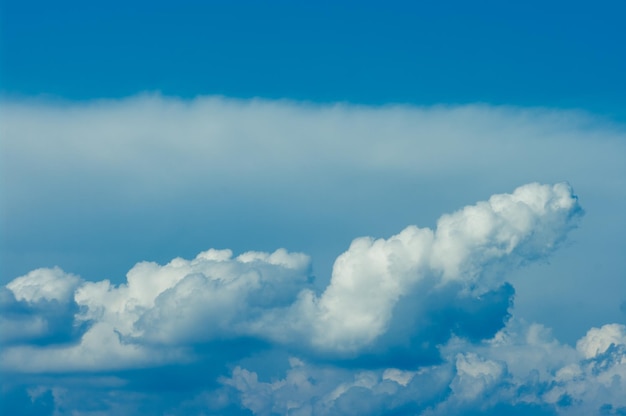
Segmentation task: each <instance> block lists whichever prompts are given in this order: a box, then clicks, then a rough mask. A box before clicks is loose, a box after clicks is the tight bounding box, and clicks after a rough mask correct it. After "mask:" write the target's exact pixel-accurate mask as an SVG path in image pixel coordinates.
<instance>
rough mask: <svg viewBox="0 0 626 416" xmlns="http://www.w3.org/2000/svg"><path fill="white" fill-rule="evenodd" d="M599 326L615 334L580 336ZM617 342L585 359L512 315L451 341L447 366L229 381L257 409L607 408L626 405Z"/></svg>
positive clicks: (241, 372)
mask: <svg viewBox="0 0 626 416" xmlns="http://www.w3.org/2000/svg"><path fill="white" fill-rule="evenodd" d="M614 326H615V325H609V326H607V327H609V328H611V327H614ZM622 330H623V328H622ZM598 331H607V332H611V331H612V330H611V329H606V328H603V329H598V328H594V329H591V330H590V331H589V333H588V334H587V335H586V336H585V337H583V338H581V340H580V341H581V342H584V341H585V340H586V339H587V338H588V337H589V336H590V335H591V336H594V334H597V332H598ZM613 345H614V346H616V347H617V348H615V349H613V350H612V351H610V352H609V353H608V354H606V353H605V355H604V356H602V355H601V354H599V355H597V356H595V357H593V358H592V359H587V358H585V356H584V354H581V353H579V352H577V351H576V350H574V349H573V348H572V347H569V346H567V345H563V344H560V343H559V342H558V341H556V340H555V339H554V338H552V337H551V335H550V333H549V331H548V330H546V329H545V328H543V327H542V326H540V325H538V324H532V325H526V324H523V323H520V322H517V321H512V322H511V323H510V325H508V326H507V327H506V328H504V329H503V330H502V331H500V332H499V333H498V334H496V336H495V337H494V338H493V339H491V340H485V341H483V342H481V343H479V344H471V343H467V342H465V341H463V340H460V339H456V340H453V341H451V342H450V343H449V344H448V345H446V346H443V347H442V354H443V356H444V359H445V361H444V362H443V363H442V364H439V365H435V366H428V367H422V368H420V369H419V370H417V371H403V370H399V369H394V368H388V369H381V370H373V371H360V370H351V371H346V370H341V369H336V368H325V367H323V366H319V365H314V364H307V363H303V362H302V361H300V360H297V359H295V358H291V359H290V360H291V368H290V369H289V370H287V372H286V375H285V378H284V379H279V380H273V381H269V382H268V381H261V380H259V378H258V376H257V374H256V373H254V372H251V371H249V370H246V369H244V368H240V367H237V368H235V370H234V371H233V373H232V375H231V377H229V378H224V379H222V383H223V384H224V385H226V386H230V387H232V388H234V389H235V390H236V391H238V392H239V394H240V399H241V401H242V404H243V405H244V406H245V407H246V408H248V409H250V410H252V411H253V412H254V413H255V414H258V415H267V414H274V413H278V414H292V412H293V414H308V415H311V414H312V415H316V414H360V413H362V409H367V410H366V412H368V413H369V414H374V413H375V414H378V413H388V412H391V413H393V412H402V409H404V411H405V412H406V413H410V414H423V415H449V414H494V415H495V414H508V413H507V411H512V412H513V413H514V414H559V415H579V414H600V413H601V409H604V411H610V410H611V409H613V410H614V411H617V410H619V409H622V410H623V409H624V406H625V405H626V398H625V396H624V395H623V392H624V389H625V388H626V348H623V344H619V345H617V344H613ZM294 363H296V364H295V365H294ZM346 403H350V404H356V403H358V404H360V406H362V407H361V408H359V407H358V406H359V405H356V407H352V408H350V407H344V406H345V404H346ZM543 412H546V413H543Z"/></svg>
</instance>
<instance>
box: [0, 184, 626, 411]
mask: <svg viewBox="0 0 626 416" xmlns="http://www.w3.org/2000/svg"><path fill="white" fill-rule="evenodd" d="M581 214H582V209H581V207H580V205H579V203H578V198H577V197H576V195H575V194H574V193H573V190H572V189H571V188H570V187H569V185H567V184H565V183H559V184H556V185H540V184H537V183H531V184H528V185H524V186H522V187H519V188H517V189H516V190H515V191H514V192H513V193H511V194H499V195H493V196H492V197H491V198H489V200H487V201H483V202H479V203H477V204H475V205H471V206H467V207H465V208H463V209H461V210H459V211H456V212H454V213H452V214H445V215H443V216H441V217H440V218H439V220H438V222H437V226H436V228H435V229H433V230H431V229H428V228H418V227H416V226H409V227H407V228H405V229H404V230H402V231H401V232H400V233H398V234H396V235H394V236H391V237H389V238H387V239H382V238H381V239H373V238H371V237H361V238H357V239H355V240H354V241H353V242H352V244H351V245H350V247H349V249H348V250H347V251H345V252H344V253H343V254H341V255H340V256H339V257H338V258H337V259H336V261H335V264H334V267H333V272H332V276H331V278H330V281H329V284H328V285H327V287H326V288H325V289H324V290H322V291H319V292H317V291H316V290H315V288H314V287H313V286H312V283H313V282H312V279H313V277H312V275H311V262H310V258H309V257H308V256H307V255H305V254H302V253H291V252H288V251H286V250H284V249H279V250H277V251H275V252H273V253H263V252H246V253H243V254H241V255H238V256H236V257H235V256H233V253H232V251H230V250H215V249H210V250H208V251H205V252H202V253H200V254H198V255H197V256H196V257H195V258H194V259H192V260H185V259H182V258H176V259H174V260H172V261H170V262H169V263H167V264H165V265H159V264H156V263H152V262H141V263H138V264H137V265H135V267H133V268H132V269H131V270H130V271H129V272H128V274H127V276H126V282H125V283H123V284H119V285H115V284H112V283H111V282H110V281H108V280H103V281H95V282H93V281H84V280H82V279H81V278H79V277H77V276H75V275H72V274H69V273H65V272H64V271H62V270H61V269H59V268H54V269H37V270H34V271H32V272H30V273H28V274H26V275H24V276H21V277H18V278H16V279H14V280H12V281H11V282H9V283H8V284H7V285H6V286H5V288H4V289H3V298H2V310H3V311H4V313H3V321H2V325H3V328H4V329H5V330H3V337H2V342H3V349H2V352H1V353H0V368H1V369H2V371H3V373H5V374H12V375H13V376H14V377H15V379H16V380H29V383H33V381H34V380H38V381H37V382H36V383H38V384H36V387H30V388H29V389H27V393H28V397H29V398H30V406H26V407H27V408H30V409H31V410H32V409H34V408H36V407H37V406H43V407H46V403H47V406H48V407H47V408H50V409H52V410H54V409H56V410H55V411H56V412H57V413H58V414H63V412H64V410H63V409H69V407H67V406H68V403H71V402H72V400H75V399H76V398H73V399H72V398H71V397H70V396H71V395H69V393H68V388H67V387H58V386H54V387H51V386H50V379H48V380H46V379H45V377H46V374H75V375H76V377H84V378H87V379H91V380H96V382H97V380H98V378H100V377H103V376H108V377H111V375H112V374H118V376H116V377H114V378H113V379H108V380H107V381H106V382H107V383H109V385H110V384H111V383H113V384H114V385H115V384H117V387H120V386H126V384H127V383H128V382H129V381H128V379H130V380H132V379H133V377H139V378H140V379H141V378H142V377H141V376H137V374H142V372H144V371H146V372H147V371H148V370H149V369H151V368H155V369H163V368H168V367H169V368H171V367H172V366H174V367H176V366H181V368H186V367H185V366H187V367H188V366H195V365H198V366H200V367H199V368H201V367H202V365H205V366H206V365H207V363H208V366H209V367H210V366H213V367H217V368H221V366H222V365H223V360H224V359H225V358H224V355H223V350H224V349H225V348H227V347H228V346H229V345H235V344H237V343H239V345H242V346H243V348H239V349H238V350H236V351H234V350H233V351H231V352H230V355H229V356H228V360H229V362H230V363H231V364H232V365H233V366H232V367H230V368H231V370H229V372H227V373H226V374H221V375H219V374H214V375H212V374H211V373H210V372H209V373H208V374H207V377H214V380H213V383H214V387H213V388H212V389H208V390H202V386H203V385H206V383H207V381H206V380H205V381H204V384H203V383H197V384H198V385H197V386H196V387H195V389H196V390H198V389H199V391H197V392H196V393H194V394H193V396H192V397H187V398H186V400H182V401H181V400H180V398H179V400H177V401H176V400H173V399H172V400H173V402H168V403H167V405H166V404H165V403H161V405H163V406H166V407H168V411H170V412H172V413H173V414H176V413H186V412H189V411H191V410H190V409H196V411H198V409H204V410H206V411H214V412H217V413H220V412H226V411H228V412H229V413H237V412H240V411H244V410H246V409H247V410H249V411H252V412H253V413H254V414H260V415H270V414H276V413H278V414H380V413H388V412H397V413H402V414H406V413H409V414H424V415H431V414H432V415H438V414H471V413H472V412H475V413H477V414H478V413H479V414H485V413H493V414H520V413H522V414H581V412H582V413H594V412H600V411H602V412H605V413H607V412H608V414H611V412H614V413H615V412H617V413H616V414H619V412H622V411H624V410H626V401H625V399H624V397H625V396H624V395H623V394H622V393H623V392H624V391H625V389H626V384H625V380H626V327H625V326H624V325H621V324H609V325H605V326H602V327H600V328H592V329H590V330H589V331H588V332H587V334H586V335H585V336H584V337H582V338H581V339H580V340H579V341H578V342H577V344H576V347H575V348H574V347H570V346H568V345H566V344H561V343H559V342H558V341H557V340H555V339H554V338H553V337H552V336H551V334H550V331H549V330H547V329H546V328H544V327H542V326H541V325H539V324H527V323H525V322H523V321H519V320H517V319H510V312H511V306H512V304H513V297H514V290H513V287H512V286H511V285H510V284H509V283H507V281H506V271H507V270H511V269H516V268H519V267H520V266H524V265H526V264H528V263H530V262H533V261H536V260H539V259H543V258H545V257H546V256H548V255H550V254H551V253H552V252H553V251H554V250H555V249H556V248H558V247H559V245H560V244H561V243H562V242H563V241H564V240H565V238H566V237H567V235H568V233H569V232H570V231H571V230H572V229H573V228H575V227H576V226H577V224H578V220H579V218H580V217H581ZM51 311H52V312H51ZM41 340H45V341H46V342H45V343H42V342H40V341H41ZM260 345H261V346H264V347H261V348H260V349H259V348H258V347H259V346H260ZM246 346H247V348H246ZM263 350H265V351H273V350H275V351H279V353H278V356H274V357H273V358H272V360H273V361H276V362H278V361H284V362H283V364H282V365H285V364H286V363H288V368H286V370H285V372H284V375H282V376H281V377H278V378H276V377H275V378H273V379H272V380H262V379H261V377H260V376H259V374H258V371H260V372H263V371H264V367H266V366H267V363H265V364H264V365H259V360H258V359H257V360H256V361H255V359H252V360H250V357H253V356H255V354H258V351H263ZM261 361H263V360H261ZM203 363H204V364H203ZM246 365H250V366H251V367H258V368H256V369H255V368H246ZM128 371H134V372H135V373H134V374H135V376H129V375H127V376H124V374H129V373H127V372H128ZM159 371H161V370H159ZM117 377H119V378H117ZM125 377H126V378H125ZM116 380H117V381H116ZM22 382H24V381H22ZM63 383H66V384H67V383H68V382H67V381H66V382H62V383H60V384H61V385H63ZM144 383H145V380H144ZM70 384H71V383H70ZM209 384H210V383H209ZM19 389H20V384H19V382H17V383H15V382H14V383H10V382H9V383H6V386H5V391H10V392H12V396H10V397H11V398H13V399H15V397H18V395H17V394H16V393H15V392H19V391H20V390H19ZM84 389H85V388H84V387H83V390H84ZM140 390H141V389H140ZM122 391H124V390H122ZM125 391H126V394H128V392H132V388H131V389H127V390H125ZM191 391H192V392H193V391H194V389H191ZM84 394H86V395H87V396H89V395H90V394H91V395H94V391H93V390H90V389H87V392H85V393H84ZM136 394H138V396H137V397H135V398H134V399H133V398H132V397H129V398H127V399H124V400H129V402H130V406H131V407H130V408H126V410H125V411H129V412H132V413H136V412H139V409H138V408H132V405H133V404H134V405H136V403H137V400H140V399H139V397H141V394H140V393H139V392H136ZM143 394H148V393H146V392H145V391H144V392H143ZM46 395H47V396H46ZM7 397H9V396H7ZM46 397H47V399H46V400H47V402H45V400H44V398H46ZM42 400H43V401H42ZM124 400H122V401H124ZM64 401H65V405H63V403H64ZM5 403H8V405H9V406H12V405H14V406H15V407H14V408H13V409H18V408H19V405H20V403H17V404H16V403H12V402H10V401H8V400H6V398H5ZM21 405H22V406H24V403H21ZM122 405H123V403H121V402H119V401H118V402H116V403H114V404H111V403H109V404H108V405H106V409H107V411H113V410H114V409H116V406H122ZM70 407H71V405H70ZM22 409H23V408H22ZM50 409H48V410H50ZM119 409H122V408H118V410H119ZM129 409H130V410H129ZM163 410H164V409H161V410H159V411H163ZM515 412H517V413H515ZM542 412H543V413H542ZM86 414H89V412H86Z"/></svg>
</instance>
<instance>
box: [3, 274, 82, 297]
mask: <svg viewBox="0 0 626 416" xmlns="http://www.w3.org/2000/svg"><path fill="white" fill-rule="evenodd" d="M80 282H81V279H80V278H79V277H78V276H75V275H73V274H69V273H65V272H64V271H63V270H61V269H60V268H58V267H55V268H53V269H45V268H42V269H37V270H33V271H32V272H29V273H28V274H27V275H25V276H21V277H18V278H16V279H14V280H12V281H11V282H10V283H9V284H7V285H6V287H7V288H8V289H9V290H10V291H11V292H13V295H14V296H15V299H17V300H23V301H26V302H29V303H34V302H39V301H40V300H47V301H53V300H55V301H58V302H61V303H67V302H68V301H69V300H70V299H71V298H72V297H73V295H74V290H75V289H76V288H77V287H78V285H79V284H80Z"/></svg>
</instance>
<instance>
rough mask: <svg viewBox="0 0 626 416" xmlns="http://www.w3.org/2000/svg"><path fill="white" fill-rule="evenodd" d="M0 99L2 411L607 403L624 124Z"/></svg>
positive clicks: (156, 101)
mask: <svg viewBox="0 0 626 416" xmlns="http://www.w3.org/2000/svg"><path fill="white" fill-rule="evenodd" d="M0 107H1V108H0V117H2V122H1V123H0V135H1V137H2V140H1V141H0V146H1V148H0V150H1V152H0V156H1V157H2V160H1V161H0V162H1V163H0V185H1V187H2V192H1V193H0V195H1V197H2V201H1V202H2V207H1V208H2V210H1V212H0V214H1V218H2V233H1V234H0V237H1V239H0V243H1V247H0V253H1V255H2V259H0V260H1V261H0V270H1V271H2V273H1V276H0V277H1V278H2V281H1V284H2V288H1V289H0V343H1V345H0V371H1V372H2V378H1V379H2V389H1V397H0V404H1V406H2V413H7V414H38V415H39V414H58V415H64V414H73V415H81V414H85V415H101V414H172V415H174V414H221V415H223V414H252V413H256V414H424V415H429V414H434V415H437V414H470V415H471V414H498V415H501V414H533V415H536V414H564V415H567V414H574V415H575V414H621V413H624V411H625V408H624V407H625V404H624V402H623V399H622V397H625V396H626V394H623V393H624V384H623V380H624V367H623V366H624V361H625V359H624V323H625V322H624V317H625V316H626V315H624V314H623V304H624V302H625V299H626V298H625V297H624V293H626V292H624V289H626V286H624V282H626V280H624V279H623V276H624V272H625V271H626V264H625V263H624V262H623V260H620V259H623V256H622V255H621V251H622V249H621V248H622V247H623V246H624V244H626V241H625V240H624V235H626V234H625V233H623V230H624V227H625V226H626V223H625V222H624V216H623V212H624V211H625V210H626V192H625V190H626V186H625V185H626V182H625V181H626V159H625V155H626V141H624V137H626V135H624V131H625V130H624V128H623V126H619V125H615V124H612V123H610V122H608V121H607V120H602V119H600V118H598V117H594V116H592V115H589V114H585V113H581V112H576V111H562V110H550V109H523V108H511V107H493V106H488V105H467V106H436V107H428V108H418V107H411V106H383V107H359V106H354V105H349V104H336V105H335V104H334V105H312V104H306V103H294V102H289V101H267V100H230V99H226V98H219V97H199V98H197V99H194V100H188V101H185V100H178V99H173V98H165V97H160V96H158V95H142V96H138V97H134V98H130V99H123V100H112V101H91V102H83V103H62V102H53V101H35V100H27V101H22V102H20V101H17V100H2V101H1V102H0ZM563 180H568V181H570V182H571V183H572V184H575V185H576V190H577V192H578V193H580V195H581V200H580V204H579V201H578V197H577V196H576V195H575V194H574V193H573V191H572V189H571V188H570V186H569V185H568V184H566V183H563V182H562V181H563ZM535 181H536V182H535ZM529 182H531V183H529ZM520 183H529V184H528V185H524V186H522V187H519V188H517V189H515V187H516V186H518V185H519V184H520ZM539 183H555V184H556V185H540V184H539ZM514 189H515V190H514ZM511 190H514V191H513V192H511V193H504V194H502V193H501V192H510V191H511ZM494 194H495V195H494ZM489 195H493V196H491V197H489ZM474 201H482V202H478V203H476V204H473V202H474ZM581 205H582V206H584V207H585V220H584V223H583V225H584V226H583V227H581V228H580V229H578V230H577V231H576V233H573V234H572V233H570V231H571V230H572V229H573V228H575V227H576V226H577V225H578V223H579V220H580V218H581V216H582V210H581V208H580V207H581ZM463 206H465V208H462V209H460V210H457V209H458V207H463ZM455 210H456V211H455ZM442 212H451V214H444V215H441V213H442ZM407 224H419V227H418V226H408V227H407V226H406V225H407ZM359 235H372V236H376V237H359V238H356V239H354V236H359ZM207 247H229V249H227V250H223V249H209V250H206V248H207ZM277 247H287V248H289V250H290V251H287V250H286V249H278V250H276V248H277ZM202 250H205V251H202ZM291 250H293V251H291ZM198 252H200V254H197V253H198ZM303 253H307V254H303ZM340 253H341V254H340ZM175 256H180V257H176V258H173V257H175ZM138 259H142V260H146V261H142V262H139V263H137V260H138ZM55 265H58V266H60V267H52V266H55ZM44 266H48V267H44ZM125 274H126V275H125ZM124 275H125V276H124ZM16 276H19V277H17V278H16ZM620 307H621V309H620ZM535 322H539V323H535ZM550 328H551V329H550Z"/></svg>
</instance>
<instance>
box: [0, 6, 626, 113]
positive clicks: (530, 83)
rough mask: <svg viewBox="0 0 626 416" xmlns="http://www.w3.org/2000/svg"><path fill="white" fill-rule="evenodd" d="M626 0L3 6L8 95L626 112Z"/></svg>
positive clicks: (5, 90)
mask: <svg viewBox="0 0 626 416" xmlns="http://www.w3.org/2000/svg"><path fill="white" fill-rule="evenodd" d="M624 16H626V3H625V2H623V1H600V2H593V3H590V2H576V1H574V2H571V1H567V2H566V1H554V2H540V1H526V2H519V3H517V4H515V5H513V4H511V3H509V2H497V1H482V2H460V1H419V2H408V1H405V2H402V1H387V2H385V3H384V5H383V3H380V2H367V1H366V2H347V1H342V2H315V3H313V2H289V1H272V2H260V1H239V2H228V1H219V2H218V1H209V2H205V1H190V0H184V1H179V2H163V1H133V2H128V1H119V0H112V1H106V2H104V1H89V2H85V1H78V0H70V1H68V0H62V1H56V2H49V1H31V0H20V1H17V0H4V1H3V2H2V24H1V30H2V36H1V86H0V90H1V91H2V93H3V95H5V96H15V95H17V96H32V95H40V94H46V95H52V96H58V97H63V98H66V99H72V100H75V99H79V100H83V99H89V98H101V97H123V96H129V95H133V94H136V93H137V92H140V91H146V90H149V91H161V92H162V93H163V94H166V95H176V96H182V97H192V96H196V95H205V94H221V95H226V96H232V97H253V96H261V97H266V98H292V99H297V100H309V101H323V102H327V101H348V102H355V103H363V104H382V103H387V102H409V103H416V104H433V103H468V102H488V103H492V104H512V105H522V106H528V105H530V106H548V107H561V108H563V107H564V108H572V107H576V108H584V109H587V110H590V111H592V112H596V113H602V114H606V115H609V116H611V117H615V118H618V119H623V118H624V117H625V116H626V106H625V104H624V103H625V101H626V100H625V99H624V97H626V76H624V74H626V42H625V41H624V39H626V34H625V32H626V29H624V23H623V20H624Z"/></svg>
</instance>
